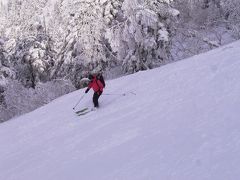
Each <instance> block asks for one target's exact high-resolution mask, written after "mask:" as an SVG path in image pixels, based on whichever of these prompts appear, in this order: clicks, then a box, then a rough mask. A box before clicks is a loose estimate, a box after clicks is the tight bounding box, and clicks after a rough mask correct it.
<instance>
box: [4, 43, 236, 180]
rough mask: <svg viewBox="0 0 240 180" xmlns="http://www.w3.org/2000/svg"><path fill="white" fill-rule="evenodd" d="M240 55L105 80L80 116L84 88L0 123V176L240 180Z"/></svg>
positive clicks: (232, 48) (23, 179)
mask: <svg viewBox="0 0 240 180" xmlns="http://www.w3.org/2000/svg"><path fill="white" fill-rule="evenodd" d="M239 57H240V41H238V42H236V43H233V44H229V45H227V46H224V47H221V48H218V49H216V50H213V51H210V52H208V53H205V54H202V55H198V56H194V57H192V58H189V59H186V60H183V61H179V62H177V63H172V64H169V65H166V66H163V67H161V68H157V69H154V70H149V71H144V72H139V73H136V74H133V75H129V76H125V77H122V78H119V79H115V80H111V81H107V82H106V88H105V92H104V93H105V95H102V97H101V98H100V106H101V108H100V109H98V110H97V111H94V112H91V113H89V114H87V115H85V116H80V117H78V116H76V115H75V114H74V112H73V109H72V107H73V106H74V105H75V104H76V102H77V101H78V99H79V98H80V97H81V96H82V95H83V94H84V90H85V89H83V90H79V91H76V92H73V93H71V94H68V95H65V96H63V97H61V98H58V99H56V100H54V101H53V102H52V103H50V104H48V105H46V106H44V107H42V108H39V109H37V110H35V111H34V112H31V113H29V114H26V115H23V116H21V117H18V118H15V119H12V120H10V121H7V122H5V123H2V124H0V179H1V180H237V179H239V177H240V111H239V110H240V60H239ZM127 92H134V93H136V95H133V94H131V93H127ZM91 93H92V92H91ZM91 93H90V92H89V93H88V94H86V95H85V97H84V98H83V100H82V101H81V103H80V104H79V106H78V108H79V109H81V108H83V107H86V106H91V104H92V102H91V96H92V94H91ZM109 93H113V94H118V93H120V94H121V93H127V95H126V96H118V95H107V94H109Z"/></svg>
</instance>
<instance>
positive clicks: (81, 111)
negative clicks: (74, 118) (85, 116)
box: [75, 108, 88, 114]
mask: <svg viewBox="0 0 240 180" xmlns="http://www.w3.org/2000/svg"><path fill="white" fill-rule="evenodd" d="M87 110H88V108H83V109H81V110H79V111H76V112H75V113H76V114H79V113H83V112H85V111H87Z"/></svg>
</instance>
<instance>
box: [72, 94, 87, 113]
mask: <svg viewBox="0 0 240 180" xmlns="http://www.w3.org/2000/svg"><path fill="white" fill-rule="evenodd" d="M84 96H85V94H83V95H82V96H81V98H80V99H79V100H78V102H77V104H76V105H75V106H74V107H73V110H74V109H75V108H76V107H77V105H78V104H79V103H80V101H81V100H82V99H83V98H84Z"/></svg>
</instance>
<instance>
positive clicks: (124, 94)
mask: <svg viewBox="0 0 240 180" xmlns="http://www.w3.org/2000/svg"><path fill="white" fill-rule="evenodd" d="M102 95H106V96H126V93H123V94H110V93H107V94H106V93H104V94H102Z"/></svg>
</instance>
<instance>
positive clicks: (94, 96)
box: [93, 91, 102, 107]
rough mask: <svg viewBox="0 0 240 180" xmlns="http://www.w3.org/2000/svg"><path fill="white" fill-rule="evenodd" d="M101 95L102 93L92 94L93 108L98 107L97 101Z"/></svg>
mask: <svg viewBox="0 0 240 180" xmlns="http://www.w3.org/2000/svg"><path fill="white" fill-rule="evenodd" d="M101 94H102V91H98V92H94V94H93V104H94V107H99V104H98V99H99V97H100V96H101Z"/></svg>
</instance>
